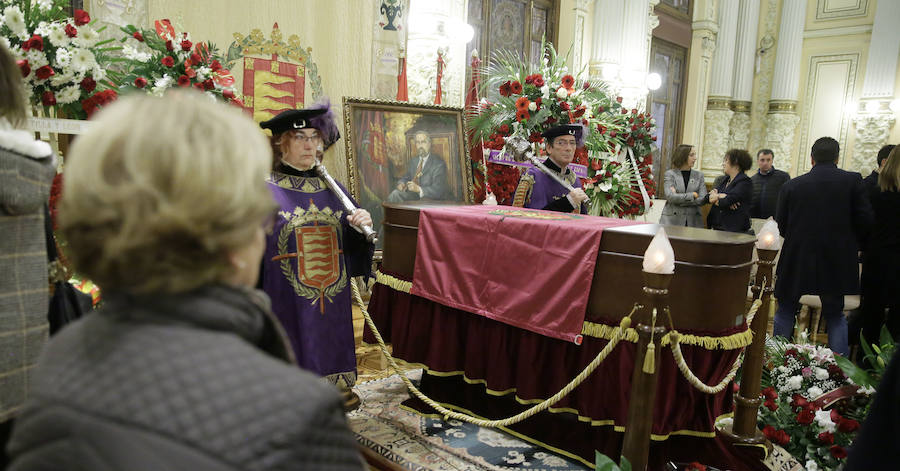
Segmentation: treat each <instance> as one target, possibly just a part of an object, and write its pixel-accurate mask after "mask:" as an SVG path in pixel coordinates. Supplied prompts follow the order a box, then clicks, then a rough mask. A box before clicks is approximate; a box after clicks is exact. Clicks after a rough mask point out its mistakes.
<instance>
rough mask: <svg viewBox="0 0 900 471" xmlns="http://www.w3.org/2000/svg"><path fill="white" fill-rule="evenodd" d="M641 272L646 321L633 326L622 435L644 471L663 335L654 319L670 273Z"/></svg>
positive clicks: (633, 461)
mask: <svg viewBox="0 0 900 471" xmlns="http://www.w3.org/2000/svg"><path fill="white" fill-rule="evenodd" d="M643 274H644V295H645V297H646V299H647V302H646V303H645V306H646V308H645V312H646V313H647V314H648V316H647V318H646V319H642V321H643V320H646V321H647V322H648V324H649V325H648V324H645V323H643V322H642V323H639V324H637V325H636V326H635V330H637V332H638V337H639V339H638V344H637V350H636V353H635V359H634V372H633V373H632V376H631V393H630V394H629V399H628V415H627V419H626V420H627V422H626V424H625V438H624V441H623V444H622V455H623V456H624V457H625V458H627V459H628V461H629V462H630V463H631V467H632V469H634V470H639V471H643V470H644V469H646V467H647V456H648V455H649V453H650V431H651V427H652V425H653V408H654V407H653V404H654V399H655V397H656V385H657V377H656V370H657V369H658V368H657V365H659V358H660V353H661V351H662V338H663V335H665V333H666V328H665V327H663V326H662V325H661V324H663V322H662V319H658V320H657V316H658V315H662V313H663V312H665V310H666V309H667V298H668V295H669V283H671V281H672V277H673V276H674V275H672V274H658V273H648V272H643Z"/></svg>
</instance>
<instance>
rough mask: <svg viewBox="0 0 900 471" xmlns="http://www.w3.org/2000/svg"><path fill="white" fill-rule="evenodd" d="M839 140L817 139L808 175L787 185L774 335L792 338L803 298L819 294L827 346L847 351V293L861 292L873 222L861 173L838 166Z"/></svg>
mask: <svg viewBox="0 0 900 471" xmlns="http://www.w3.org/2000/svg"><path fill="white" fill-rule="evenodd" d="M839 152H840V146H839V145H838V142H837V141H836V140H834V139H832V138H830V137H822V138H819V139H818V140H817V141H816V142H815V144H813V146H812V164H813V167H812V169H810V171H809V173H807V174H805V175H801V176H799V177H797V178H794V179H793V180H791V181H789V182H787V183H785V184H784V187H782V189H781V196H780V197H779V198H778V209H777V211H776V216H775V220H776V221H777V222H778V228H779V230H780V231H781V234H782V235H783V236H784V247H783V248H782V250H781V259H780V260H779V262H778V270H777V275H778V277H777V280H778V281H777V283H776V285H775V297H776V298H777V299H778V311H777V312H776V313H775V331H774V334H775V335H779V336H782V337H787V338H790V337H791V333H792V332H793V330H794V316H795V315H796V312H797V309H798V308H799V301H800V296H801V295H804V294H813V295H818V296H819V297H820V298H821V300H822V317H824V318H825V321H826V322H827V326H828V345H829V347H831V349H832V350H833V351H834V352H835V353H839V354H841V355H846V354H847V351H848V344H847V320H846V319H845V318H844V315H843V313H842V311H843V307H844V295H847V294H858V293H859V262H858V258H857V252H859V249H860V246H861V245H862V243H863V242H864V241H865V238H866V236H867V233H868V230H869V227H870V226H871V225H872V219H873V216H872V208H871V206H870V204H869V199H868V198H867V197H866V191H865V187H864V186H863V182H862V177H861V176H860V174H858V173H855V172H847V171H844V170H841V169H839V168H837V164H836V162H837V159H838V154H839Z"/></svg>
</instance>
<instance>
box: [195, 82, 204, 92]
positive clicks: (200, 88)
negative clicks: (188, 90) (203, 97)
mask: <svg viewBox="0 0 900 471" xmlns="http://www.w3.org/2000/svg"><path fill="white" fill-rule="evenodd" d="M194 88H196V89H197V90H200V91H201V92H202V91H203V82H197V83H195V84H194Z"/></svg>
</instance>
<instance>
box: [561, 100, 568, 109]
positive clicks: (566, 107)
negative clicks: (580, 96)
mask: <svg viewBox="0 0 900 471" xmlns="http://www.w3.org/2000/svg"><path fill="white" fill-rule="evenodd" d="M559 107H560V108H561V109H562V110H563V111H569V104H568V103H566V102H564V101H561V102H559Z"/></svg>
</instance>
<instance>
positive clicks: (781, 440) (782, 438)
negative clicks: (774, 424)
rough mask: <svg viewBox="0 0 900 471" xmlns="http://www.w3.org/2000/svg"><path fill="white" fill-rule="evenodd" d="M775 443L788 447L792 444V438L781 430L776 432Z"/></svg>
mask: <svg viewBox="0 0 900 471" xmlns="http://www.w3.org/2000/svg"><path fill="white" fill-rule="evenodd" d="M775 441H776V442H777V443H778V444H779V445H787V444H788V443H790V442H791V436H790V435H788V434H787V432H785V431H784V430H779V431H777V432H775Z"/></svg>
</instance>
